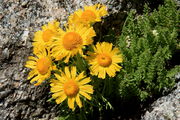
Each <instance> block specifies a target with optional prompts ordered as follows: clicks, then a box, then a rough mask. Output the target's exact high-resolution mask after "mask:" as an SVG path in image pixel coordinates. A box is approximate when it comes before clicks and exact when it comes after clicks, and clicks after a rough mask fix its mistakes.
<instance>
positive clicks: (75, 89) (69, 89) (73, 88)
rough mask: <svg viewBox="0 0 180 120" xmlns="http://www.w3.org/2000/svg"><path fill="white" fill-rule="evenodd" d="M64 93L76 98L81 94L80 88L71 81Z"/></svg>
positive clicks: (66, 85) (65, 86)
mask: <svg viewBox="0 0 180 120" xmlns="http://www.w3.org/2000/svg"><path fill="white" fill-rule="evenodd" d="M64 92H65V94H66V95H67V96H69V97H74V96H76V95H77V93H78V92H79V87H78V85H77V84H76V83H75V81H74V80H69V81H67V82H66V83H65V84H64Z"/></svg>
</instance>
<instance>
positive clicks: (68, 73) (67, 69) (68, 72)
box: [65, 67, 71, 78]
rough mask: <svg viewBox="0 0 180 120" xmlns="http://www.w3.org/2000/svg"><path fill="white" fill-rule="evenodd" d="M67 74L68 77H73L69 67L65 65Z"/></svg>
mask: <svg viewBox="0 0 180 120" xmlns="http://www.w3.org/2000/svg"><path fill="white" fill-rule="evenodd" d="M65 74H66V76H67V77H68V78H71V74H70V71H69V68H68V67H65Z"/></svg>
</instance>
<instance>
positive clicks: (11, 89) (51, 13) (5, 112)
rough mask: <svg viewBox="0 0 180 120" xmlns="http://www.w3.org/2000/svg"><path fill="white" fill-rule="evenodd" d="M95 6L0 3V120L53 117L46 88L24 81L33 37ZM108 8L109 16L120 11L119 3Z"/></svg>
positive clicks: (40, 0)
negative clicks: (48, 25)
mask: <svg viewBox="0 0 180 120" xmlns="http://www.w3.org/2000/svg"><path fill="white" fill-rule="evenodd" d="M95 2H98V1H91V0H89V1H80V0H76V1H74V0H65V1H60V0H0V120H10V119H11V120H20V119H27V120H32V119H36V120H37V119H40V118H43V119H44V120H45V119H47V120H49V119H53V118H54V117H56V115H57V114H58V113H57V112H58V107H57V105H55V104H51V103H49V102H47V100H48V99H49V98H50V94H49V88H48V87H47V86H46V85H41V86H39V87H34V86H33V85H32V84H30V83H29V81H27V80H26V77H27V74H28V71H29V69H27V68H25V67H24V64H25V61H26V60H27V57H28V56H29V55H32V45H31V42H32V39H33V34H34V32H35V31H37V30H39V29H41V28H40V27H41V26H42V25H43V24H46V23H47V22H48V21H50V20H52V19H57V20H58V21H60V22H61V24H62V25H63V24H64V23H65V22H66V19H67V17H68V16H69V14H70V13H72V12H73V11H74V10H75V9H78V8H80V7H82V6H84V5H85V4H87V5H89V4H93V3H95ZM102 2H104V3H107V2H106V1H102ZM107 4H108V8H109V10H110V11H111V13H115V12H117V11H118V10H119V9H120V7H121V2H119V1H115V0H113V1H111V2H109V3H107Z"/></svg>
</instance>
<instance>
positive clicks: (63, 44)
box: [51, 25, 96, 63]
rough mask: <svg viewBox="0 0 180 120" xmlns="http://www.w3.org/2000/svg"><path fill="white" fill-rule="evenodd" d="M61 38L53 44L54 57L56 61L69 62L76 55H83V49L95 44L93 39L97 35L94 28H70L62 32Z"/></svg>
mask: <svg viewBox="0 0 180 120" xmlns="http://www.w3.org/2000/svg"><path fill="white" fill-rule="evenodd" d="M60 34H61V35H60V36H59V37H57V38H56V40H55V41H54V42H53V43H52V53H51V54H52V56H53V57H54V58H55V59H56V60H61V59H62V58H66V59H65V60H64V62H65V63H67V62H68V61H69V58H70V57H73V56H74V55H76V54H78V53H79V54H81V55H83V51H82V49H83V47H84V46H85V45H89V44H91V43H92V42H93V39H92V38H93V37H94V36H95V35H96V33H95V31H94V29H93V28H92V27H84V26H82V25H80V26H76V27H75V26H69V27H68V28H66V31H63V30H61V32H60Z"/></svg>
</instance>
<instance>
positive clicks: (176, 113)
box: [142, 82, 180, 120]
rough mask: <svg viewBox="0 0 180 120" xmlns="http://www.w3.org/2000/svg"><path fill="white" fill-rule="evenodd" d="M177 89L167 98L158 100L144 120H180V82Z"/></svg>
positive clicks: (147, 112)
mask: <svg viewBox="0 0 180 120" xmlns="http://www.w3.org/2000/svg"><path fill="white" fill-rule="evenodd" d="M175 88H176V89H175V90H174V91H172V92H171V93H170V94H168V95H167V96H164V97H161V98H159V99H158V100H156V101H155V102H154V103H153V104H152V105H151V108H150V109H151V110H149V111H146V113H145V115H144V116H143V117H142V120H180V82H179V83H178V84H176V87H175Z"/></svg>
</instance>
